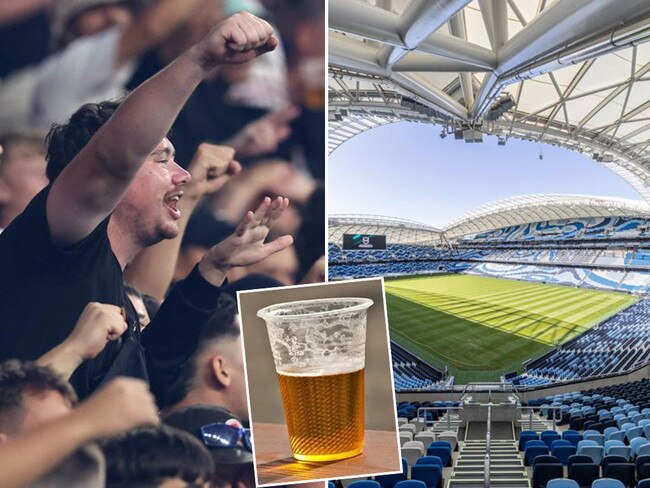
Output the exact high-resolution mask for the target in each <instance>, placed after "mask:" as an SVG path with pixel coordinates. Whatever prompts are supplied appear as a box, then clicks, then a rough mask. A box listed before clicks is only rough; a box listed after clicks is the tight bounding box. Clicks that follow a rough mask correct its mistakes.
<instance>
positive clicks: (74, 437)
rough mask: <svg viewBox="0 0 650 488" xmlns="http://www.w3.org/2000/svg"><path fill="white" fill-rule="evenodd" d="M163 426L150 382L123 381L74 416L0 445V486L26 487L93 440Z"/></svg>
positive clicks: (95, 395) (94, 399) (115, 382)
mask: <svg viewBox="0 0 650 488" xmlns="http://www.w3.org/2000/svg"><path fill="white" fill-rule="evenodd" d="M159 422H160V420H159V419H158V415H157V413H156V407H155V403H154V401H153V397H152V396H151V393H150V392H149V390H148V388H147V385H146V383H144V382H143V381H140V380H136V379H133V378H118V379H116V380H114V381H112V382H111V383H110V384H108V385H107V386H106V387H105V388H102V389H101V390H100V391H99V392H97V393H95V394H94V395H93V396H92V397H91V398H90V399H89V400H87V401H86V402H84V403H83V404H81V405H80V406H79V407H78V408H76V409H75V410H74V411H73V412H72V413H70V414H68V415H65V416H63V417H61V418H60V419H57V420H54V421H52V422H50V423H47V424H45V425H43V426H39V427H37V428H36V429H34V430H30V431H28V432H26V433H24V434H22V435H19V436H16V437H12V438H10V439H8V440H6V441H5V442H0V473H2V482H1V485H2V487H3V488H18V487H23V486H26V485H27V484H29V483H31V482H33V481H35V480H37V479H38V478H40V477H41V476H43V475H44V474H45V473H47V472H48V471H49V470H50V469H52V468H53V467H54V466H56V465H57V464H58V463H60V462H61V461H63V460H64V459H65V458H66V457H67V456H69V455H70V454H72V452H73V451H74V450H75V449H77V448H79V447H80V446H82V445H83V444H85V443H87V442H89V441H92V440H98V439H103V438H107V437H112V436H116V435H118V434H121V433H123V432H127V431H129V430H131V429H132V428H134V427H137V426H139V425H157V424H158V423H159Z"/></svg>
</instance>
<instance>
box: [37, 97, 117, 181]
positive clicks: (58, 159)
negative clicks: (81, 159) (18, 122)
mask: <svg viewBox="0 0 650 488" xmlns="http://www.w3.org/2000/svg"><path fill="white" fill-rule="evenodd" d="M120 103H121V100H108V101H105V102H99V103H87V104H85V105H82V106H81V108H80V109H79V110H77V111H76V112H75V113H74V114H72V116H71V117H70V120H69V121H68V123H67V124H53V125H52V128H51V129H50V131H49V132H48V134H47V137H46V139H45V144H46V145H47V154H46V156H45V159H46V160H47V169H46V173H47V177H48V178H49V179H50V181H51V182H52V181H54V180H55V179H56V177H57V176H59V175H60V174H61V171H63V170H64V169H65V167H66V166H67V165H68V163H69V162H70V161H72V160H73V159H74V158H75V156H76V155H77V154H79V153H80V152H81V150H82V149H83V148H84V147H85V146H86V144H88V142H90V139H92V137H93V136H94V135H95V133H96V132H97V131H98V130H99V128H100V127H101V126H102V125H104V124H105V123H106V122H107V121H108V119H110V118H111V116H112V115H113V113H114V112H115V110H117V107H119V105H120Z"/></svg>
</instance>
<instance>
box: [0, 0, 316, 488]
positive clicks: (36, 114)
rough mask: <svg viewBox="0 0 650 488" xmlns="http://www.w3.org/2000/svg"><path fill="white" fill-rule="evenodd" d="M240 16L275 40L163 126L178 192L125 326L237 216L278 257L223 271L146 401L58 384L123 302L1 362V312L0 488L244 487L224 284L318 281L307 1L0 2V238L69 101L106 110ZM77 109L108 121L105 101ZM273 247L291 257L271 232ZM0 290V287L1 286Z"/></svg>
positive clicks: (109, 339) (128, 279)
mask: <svg viewBox="0 0 650 488" xmlns="http://www.w3.org/2000/svg"><path fill="white" fill-rule="evenodd" d="M241 10H245V11H248V12H251V13H252V14H254V15H255V16H257V17H259V18H263V19H265V20H267V21H268V22H269V23H270V24H271V25H273V28H274V33H275V36H276V37H277V38H278V39H279V45H278V47H277V48H276V49H275V50H273V51H272V52H270V53H267V54H266V55H263V56H260V57H256V58H255V59H253V60H252V61H249V62H246V63H243V64H228V65H225V66H222V67H220V68H219V69H217V70H214V71H213V72H211V74H210V76H208V77H205V78H204V79H203V81H202V82H201V83H200V84H199V86H198V88H197V89H196V90H195V91H194V92H193V94H192V95H191V96H190V98H189V100H188V101H187V103H186V104H185V106H184V107H183V108H182V110H181V111H180V114H179V115H178V117H177V118H176V119H175V121H174V123H173V124H172V127H171V131H170V132H169V135H168V137H169V140H170V141H171V143H172V144H173V146H174V148H175V152H176V156H175V160H176V163H178V165H180V166H181V167H183V168H185V169H187V171H188V172H189V174H190V175H191V176H192V182H191V183H187V184H185V185H184V189H183V191H184V197H183V199H182V200H181V201H177V202H173V203H172V204H171V206H172V207H173V208H174V209H176V208H177V209H180V210H182V211H183V218H182V219H181V220H180V221H179V224H178V227H179V231H180V234H181V235H179V236H178V237H176V238H175V239H173V240H167V241H163V242H161V243H159V244H157V245H155V246H152V247H150V248H148V249H147V252H143V253H141V254H140V255H138V256H136V258H135V259H134V260H132V261H131V262H130V264H129V265H128V266H127V267H126V269H125V270H124V287H125V291H126V292H127V294H128V296H129V298H130V299H131V300H132V302H133V305H134V308H135V310H136V311H137V314H138V319H139V328H140V329H141V330H145V328H146V327H147V326H148V324H149V322H150V321H151V320H152V319H153V318H154V316H155V314H156V313H157V311H158V309H159V308H160V307H161V304H162V306H163V307H164V305H165V301H166V297H167V295H168V293H169V290H170V288H171V287H172V285H173V284H174V283H177V282H182V280H183V279H184V278H185V277H187V276H188V275H191V272H192V270H193V269H195V265H196V264H197V263H199V262H200V261H201V259H202V257H203V256H204V255H205V253H206V251H208V250H210V249H212V248H214V246H215V244H217V243H218V242H220V241H223V240H224V239H227V238H228V236H230V235H231V234H233V233H235V234H237V235H239V234H238V233H239V232H240V230H241V229H242V224H239V223H240V222H241V221H242V220H243V221H244V222H246V221H247V219H249V215H250V216H251V217H250V218H251V219H254V220H255V219H257V218H258V217H259V221H260V222H262V223H261V225H262V226H264V225H266V227H267V228H265V233H264V235H263V237H262V241H263V240H264V238H266V237H267V233H268V239H267V242H270V243H273V242H283V243H284V244H285V245H282V246H280V245H278V246H279V247H282V249H281V250H279V251H278V252H271V253H270V255H266V256H264V259H261V260H258V261H257V262H254V263H253V264H250V265H248V266H236V267H233V268H232V269H230V271H229V272H228V275H227V280H228V281H227V284H225V285H223V286H222V287H221V289H222V290H224V291H226V293H221V294H220V295H219V299H218V304H217V303H214V304H212V303H211V304H210V307H207V310H209V312H210V313H208V314H206V311H205V310H202V311H201V312H202V313H203V314H201V313H198V314H197V315H196V317H202V318H203V319H204V320H201V323H194V324H193V331H194V332H193V333H194V334H195V335H196V337H197V338H198V340H197V341H196V343H195V344H193V346H192V347H191V348H190V349H191V351H189V353H188V354H187V355H186V356H185V357H183V358H174V361H175V362H176V366H175V369H174V376H173V377H171V376H170V377H164V376H163V377H162V379H161V378H159V379H158V381H159V387H158V388H157V390H156V388H155V387H154V388H153V389H154V394H155V398H154V395H153V394H152V393H151V391H150V387H149V385H148V384H147V383H146V382H144V381H141V380H139V379H132V378H117V379H114V380H112V381H107V382H106V385H105V386H104V385H103V384H102V387H101V388H95V387H91V388H90V390H89V391H87V390H84V391H78V392H75V391H74V389H73V388H72V387H71V385H70V383H68V381H67V380H68V379H69V378H70V377H71V376H73V375H74V374H75V371H78V368H79V366H80V365H84V364H85V363H87V362H89V361H92V360H93V359H94V358H96V357H100V356H101V354H102V351H103V349H104V347H105V346H107V344H110V343H112V344H116V343H120V341H122V337H126V335H123V334H124V332H125V331H127V320H125V316H124V314H125V312H124V307H122V308H120V307H118V306H116V305H115V304H99V303H89V304H87V306H86V307H85V308H84V309H83V312H82V313H81V314H80V315H79V317H78V319H77V320H76V324H70V326H69V327H68V328H67V333H68V335H67V337H66V338H65V339H64V340H63V341H62V342H60V343H58V344H51V346H50V348H49V351H48V352H46V353H45V354H43V355H41V356H40V357H39V358H38V360H37V361H31V360H36V359H37V358H36V357H29V358H26V357H20V359H7V358H12V357H14V356H12V354H11V344H10V343H9V342H11V341H10V340H7V337H10V336H8V335H7V334H8V332H7V330H6V329H5V330H4V331H2V329H3V328H5V327H4V326H3V325H2V318H1V317H0V334H3V333H4V334H5V335H4V336H3V341H4V342H5V344H4V345H3V347H2V349H3V352H2V356H1V357H0V360H4V362H2V363H1V364H0V472H1V473H3V474H2V479H3V481H2V486H39V487H45V486H50V487H54V486H68V487H75V486H79V487H81V486H83V487H87V486H143V487H144V486H165V487H176V486H179V487H180V486H254V485H255V482H254V476H253V467H252V466H253V465H252V456H251V453H250V438H249V437H248V434H247V432H246V431H245V430H243V429H242V426H243V427H246V426H247V422H248V411H247V402H246V390H245V383H244V374H243V362H242V358H241V342H240V332H239V325H238V319H237V317H236V308H235V302H234V299H233V297H234V294H235V292H236V290H238V289H250V288H258V287H268V286H278V285H290V284H296V283H300V282H320V281H324V258H323V257H322V256H323V254H324V247H325V244H324V242H325V237H324V226H325V219H324V188H323V178H324V159H325V144H324V133H325V131H324V122H325V118H324V108H325V101H324V95H325V89H324V73H325V53H324V45H325V39H324V2H320V1H312V0H260V1H257V0H29V1H25V0H7V1H3V2H2V4H1V5H0V146H1V149H0V151H2V153H1V155H0V231H1V230H4V229H8V228H10V224H11V222H12V221H14V219H16V217H17V216H19V215H20V214H21V213H22V212H23V210H24V209H25V208H26V207H27V205H28V204H29V202H30V201H31V200H32V198H34V196H35V195H37V194H38V193H39V192H41V190H43V188H46V187H47V186H48V183H51V181H50V180H52V181H53V179H54V178H53V176H54V175H52V174H49V175H48V174H46V165H47V162H46V155H47V154H48V150H47V145H48V144H49V143H51V142H52V141H53V140H54V139H55V138H56V134H54V132H53V135H51V136H50V137H49V139H46V134H47V131H48V130H49V128H50V127H51V126H52V124H66V123H67V122H68V121H69V120H70V118H71V116H72V115H73V113H75V112H76V111H77V110H78V109H79V108H80V107H81V106H82V105H84V104H87V103H98V102H102V101H105V100H115V101H118V102H119V101H121V100H122V99H123V97H124V96H125V95H126V94H127V93H128V92H130V91H132V90H134V89H136V88H137V87H138V86H139V85H140V84H141V83H142V82H144V81H145V80H147V79H148V78H150V77H151V76H153V75H154V74H156V73H157V72H158V71H159V70H161V69H163V68H164V67H165V66H167V65H169V64H170V63H171V62H172V61H173V60H174V59H175V58H177V57H178V56H179V55H181V54H183V53H184V52H185V51H187V50H188V49H190V48H191V47H192V46H193V45H196V44H197V43H198V42H199V41H201V40H202V39H203V38H204V37H205V36H206V35H208V33H210V31H211V30H212V29H213V28H214V26H215V25H217V24H219V22H221V21H223V20H224V19H226V18H228V17H229V16H231V15H233V14H235V13H236V12H238V11H241ZM93 107H100V109H97V110H99V111H101V110H104V109H105V108H106V107H109V108H110V110H115V108H116V107H117V103H116V104H113V105H110V106H106V107H105V106H93ZM93 109H95V108H93ZM111 113H112V112H111ZM96 129H97V128H95V130H96ZM91 135H92V134H91ZM79 149H80V148H77V151H78V150H79ZM49 155H50V158H51V156H52V154H51V152H50V153H49ZM48 176H49V177H48ZM267 197H270V199H269V198H267ZM279 197H287V198H288V199H289V201H290V202H291V204H290V205H289V206H288V207H287V200H286V198H285V199H283V198H279ZM278 202H279V203H278ZM251 209H257V212H256V213H255V214H253V213H252V212H249V210H251ZM265 209H266V210H265ZM265 211H266V212H267V213H266V214H265V213H264V212H265ZM190 213H191V214H192V217H191V218H189V214H190ZM74 218H75V216H74V215H69V219H70V220H74ZM249 221H250V219H249ZM258 224H259V222H258ZM242 232H243V231H242ZM269 232H270V233H269ZM9 233H10V232H7V234H9ZM285 235H290V236H292V237H293V244H292V245H286V243H287V241H286V240H282V239H283V238H282V237H279V236H285ZM37 238H38V237H36V236H35V239H37ZM0 240H1V237H0ZM4 249H7V248H6V247H5V248H4ZM196 269H198V267H197V268H196ZM188 281H189V279H188ZM11 286H12V283H11V282H10V281H9V280H3V283H2V285H0V287H11ZM188 289H189V288H186V289H185V292H187V290H188ZM6 290H7V288H5V291H6ZM63 293H65V290H63ZM179 293H180V292H179ZM3 296H4V297H5V298H6V296H8V295H7V294H5V295H3ZM210 296H211V297H212V298H213V299H214V301H216V298H215V297H213V296H212V295H210ZM0 301H1V300H0ZM6 305H7V303H4V304H3V306H6ZM16 307H19V305H16ZM129 307H130V305H129ZM129 307H127V309H128V308H129ZM127 315H128V310H127ZM193 317H194V316H192V318H193ZM186 318H187V317H186ZM197 320H198V319H197ZM5 325H6V324H5ZM155 325H156V324H155V323H154V324H152V325H151V327H154V326H155ZM64 327H65V326H64ZM129 332H131V331H129ZM139 332H140V331H138V334H136V335H139ZM44 335H48V334H47V333H46V331H44ZM181 336H182V334H178V337H174V338H171V337H167V339H168V340H170V341H175V340H177V341H180V338H181ZM31 339H33V340H36V339H37V337H36V336H32V338H31ZM28 340H30V338H28ZM123 342H124V344H127V340H126V339H125V340H124V341H123ZM181 342H182V341H181ZM161 346H162V347H161V349H160V350H158V353H160V354H162V357H163V359H167V358H165V357H164V355H165V348H164V346H165V344H162V345H161ZM120 347H122V344H121V343H120ZM124 347H125V346H124ZM7 351H9V352H7ZM169 354H171V353H169ZM98 355H99V356H98ZM16 356H24V355H22V354H16ZM25 359H29V361H28V360H25ZM147 361H149V358H147ZM73 377H74V376H73ZM154 380H155V378H154V377H152V381H154ZM171 383H173V387H172V384H171ZM73 384H75V383H74V381H73ZM152 384H153V383H152ZM161 385H162V386H161ZM95 386H96V385H95ZM163 389H164V390H165V391H164V393H163V392H162V390H163ZM95 390H96V391H95ZM86 397H88V398H87V399H86ZM79 398H81V400H82V401H81V402H80V401H79ZM161 409H162V410H161ZM161 417H162V421H163V422H164V423H165V425H164V426H161ZM188 432H189V433H190V434H192V435H190V434H188ZM94 441H99V444H95V443H94ZM98 446H99V447H98Z"/></svg>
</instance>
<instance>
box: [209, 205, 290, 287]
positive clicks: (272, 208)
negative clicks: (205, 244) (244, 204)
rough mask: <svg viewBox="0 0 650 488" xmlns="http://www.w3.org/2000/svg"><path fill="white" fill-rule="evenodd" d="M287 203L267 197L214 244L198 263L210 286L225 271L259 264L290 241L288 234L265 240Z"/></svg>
mask: <svg viewBox="0 0 650 488" xmlns="http://www.w3.org/2000/svg"><path fill="white" fill-rule="evenodd" d="M288 206H289V199H288V198H282V197H278V198H276V199H275V200H273V201H271V199H270V198H269V197H266V198H265V199H264V201H263V202H262V203H261V204H260V206H259V207H258V208H257V210H255V212H252V211H249V212H248V213H247V214H246V216H245V217H244V219H243V220H242V221H241V223H240V224H239V225H238V226H237V229H235V232H234V233H233V234H232V235H231V236H229V237H228V238H226V239H225V240H223V241H221V242H220V243H219V244H217V245H215V246H213V247H212V248H211V249H210V250H208V252H206V253H205V255H204V256H203V258H202V259H201V262H200V263H199V271H200V272H201V274H202V275H203V277H204V278H205V279H206V280H208V281H209V282H210V283H212V284H213V285H216V286H219V285H221V283H223V280H224V279H225V276H226V273H227V272H228V271H229V270H230V269H231V268H233V267H235V266H249V265H251V264H255V263H258V262H259V261H261V260H263V259H265V258H267V257H268V256H270V255H271V254H274V253H276V252H278V251H282V250H283V249H286V248H287V247H289V246H290V245H291V244H292V243H293V238H292V237H291V236H289V235H285V236H282V237H278V238H277V239H275V240H273V241H271V242H266V243H265V242H264V241H265V240H266V238H267V236H268V235H269V231H270V230H271V228H272V227H273V225H274V224H275V223H276V221H277V220H278V219H279V218H280V216H281V215H282V213H283V212H284V210H285V209H286V208H287V207H288Z"/></svg>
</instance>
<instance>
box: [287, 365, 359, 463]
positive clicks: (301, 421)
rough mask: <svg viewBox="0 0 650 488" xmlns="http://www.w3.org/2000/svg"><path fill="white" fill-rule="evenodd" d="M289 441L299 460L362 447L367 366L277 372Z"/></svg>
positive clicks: (328, 456)
mask: <svg viewBox="0 0 650 488" xmlns="http://www.w3.org/2000/svg"><path fill="white" fill-rule="evenodd" d="M278 379H279V382H280V393H281V395H282V403H283V406H284V412H285V417H286V419H287V427H288V429H289V442H290V444H291V450H292V451H293V454H294V457H295V458H296V459H298V460H300V461H335V460H337V459H344V458H348V457H351V456H356V455H357V454H360V453H361V452H362V451H363V433H364V395H363V391H364V390H363V388H364V386H363V385H364V369H363V368H362V369H359V370H357V371H351V372H346V373H338V374H325V375H322V376H315V375H300V374H286V373H278Z"/></svg>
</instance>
